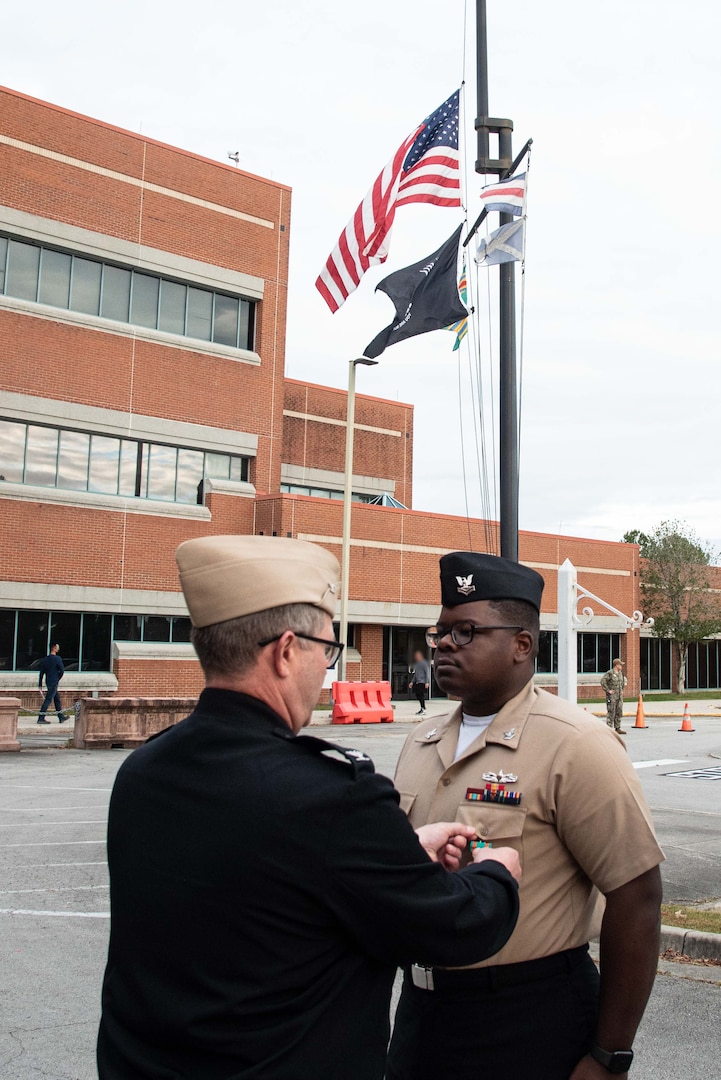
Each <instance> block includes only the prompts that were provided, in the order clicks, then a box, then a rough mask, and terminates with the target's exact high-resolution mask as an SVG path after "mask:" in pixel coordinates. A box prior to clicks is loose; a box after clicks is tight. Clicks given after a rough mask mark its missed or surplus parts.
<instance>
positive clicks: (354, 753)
mask: <svg viewBox="0 0 721 1080" xmlns="http://www.w3.org/2000/svg"><path fill="white" fill-rule="evenodd" d="M341 753H342V754H343V755H344V757H349V758H353V760H354V761H370V758H369V757H368V755H367V754H364V753H363V751H362V750H341Z"/></svg>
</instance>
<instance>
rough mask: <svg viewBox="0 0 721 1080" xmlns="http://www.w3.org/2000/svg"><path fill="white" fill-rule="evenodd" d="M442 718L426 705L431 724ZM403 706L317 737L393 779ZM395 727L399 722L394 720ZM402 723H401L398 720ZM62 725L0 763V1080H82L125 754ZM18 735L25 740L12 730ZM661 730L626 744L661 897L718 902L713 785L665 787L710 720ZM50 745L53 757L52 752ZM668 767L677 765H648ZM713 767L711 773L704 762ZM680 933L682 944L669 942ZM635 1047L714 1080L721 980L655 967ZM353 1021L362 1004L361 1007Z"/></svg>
mask: <svg viewBox="0 0 721 1080" xmlns="http://www.w3.org/2000/svg"><path fill="white" fill-rule="evenodd" d="M442 711H443V706H440V705H438V704H435V703H434V704H433V705H432V706H431V714H435V715H440V714H441V712H442ZM412 712H413V706H412V705H405V703H404V704H403V705H401V706H400V707H399V709H398V710H397V715H398V719H397V721H396V722H395V723H393V724H388V725H362V726H360V725H359V726H353V727H342V726H331V725H330V724H327V721H328V714H327V713H326V714H325V717H324V719H325V721H326V726H325V727H319V728H318V729H316V730H317V733H318V734H322V735H324V736H326V737H328V738H330V739H333V740H335V741H338V742H340V743H343V744H344V745H348V746H353V745H356V746H358V747H359V748H362V749H364V750H367V751H368V752H369V753H370V754H371V756H372V757H373V758H374V760H375V761H376V765H377V767H378V769H379V771H382V772H384V773H386V774H388V775H392V774H393V770H394V768H395V762H396V759H397V756H398V753H399V752H400V748H401V746H402V744H403V741H404V739H405V737H406V735H407V734H408V733H409V732H412V731H413V722H412V721H413V719H415V718H414V717H413V716H412ZM404 714H405V716H404ZM408 714H410V715H408ZM67 727H68V726H67V725H63V726H62V727H59V726H58V725H57V724H53V725H51V726H50V727H47V728H46V727H43V728H37V727H36V726H34V725H32V724H29V725H22V726H21V740H22V743H23V750H22V751H21V752H20V753H19V754H2V755H0V881H2V885H0V1080H93V1078H94V1077H96V1071H95V1065H94V1043H95V1035H96V1031H97V1023H98V1018H99V993H100V984H101V979H102V972H103V967H104V963H105V955H106V950H107V934H108V927H109V921H108V888H107V885H108V882H107V867H106V863H105V845H104V837H105V822H106V815H107V805H108V799H109V794H110V789H111V787H112V783H113V779H114V776H115V773H116V771H117V768H118V767H119V765H120V764H121V763H122V761H124V760H125V758H126V757H127V754H128V752H127V751H123V750H108V751H98V750H95V751H78V750H73V749H70V750H64V749H59V748H57V747H60V746H62V745H63V744H66V743H67V740H68V738H69V735H70V734H71V733H70V732H68V730H67ZM23 728H25V730H22V729H23ZM677 728H678V721H677V719H671V720H659V721H658V722H654V723H653V724H652V725H651V726H650V727H649V728H648V729H645V730H642V731H633V732H631V733H630V734H629V735H628V736H627V739H626V744H627V746H628V748H629V753H630V755H631V758H632V760H634V762H635V763H636V764H637V765H639V766H641V765H642V766H643V767H642V768H640V769H639V775H640V776H641V779H642V783H643V785H644V789H645V790H646V793H647V795H648V797H649V800H650V802H651V805H652V807H653V809H654V814H655V817H656V820H657V822H658V827H659V835H660V837H661V842H662V844H663V846H664V848H665V850H666V853H667V855H668V860H667V862H666V863H665V864H664V868H663V872H664V880H665V884H666V890H667V894H670V895H672V896H673V897H674V898H677V897H679V896H680V893H681V892H682V891H683V890H684V889H685V890H686V896H687V898H688V899H690V900H696V901H699V900H705V901H709V902H710V898H711V897H717V898H720V897H721V873H720V872H719V870H720V866H721V856H720V855H719V847H720V845H719V842H718V841H719V828H720V826H721V813H720V812H719V804H718V795H719V794H721V788H719V787H717V786H716V785H715V784H714V783H713V782H710V781H704V780H695V779H691V778H684V777H674V776H671V775H669V773H671V772H673V771H675V770H676V771H688V770H689V769H690V768H693V767H696V766H699V767H703V766H704V765H708V764H709V763H710V762H711V763H713V760H714V759H713V758H712V757H711V756H710V755H711V754H713V753H717V755H721V717H718V716H710V717H707V718H704V719H703V720H701V719H699V721H698V723H697V724H696V732H695V733H693V734H680V733H678V731H677ZM53 741H54V742H55V744H56V747H53V745H52V744H53ZM669 760H672V761H673V762H674V763H675V764H673V765H669V764H658V762H659V761H666V762H668V761H669ZM716 763H717V764H718V761H716ZM681 933H683V931H681ZM659 973H660V974H659V977H658V979H657V980H656V986H655V988H654V992H653V996H652V998H651V1001H650V1003H649V1007H648V1010H647V1012H646V1016H645V1018H644V1020H643V1023H642V1026H641V1029H640V1031H639V1035H638V1038H637V1041H636V1049H637V1064H635V1065H634V1069H633V1074H632V1075H633V1076H634V1077H635V1078H636V1080H679V1078H680V1077H683V1078H684V1080H711V1078H717V1077H719V1075H720V1074H721V1069H720V1068H719V1061H718V1059H719V1049H718V1042H717V1036H714V1034H713V1033H714V1032H716V1033H717V1032H718V1031H719V1030H721V966H702V965H698V964H692V963H688V964H684V963H675V962H674V963H671V962H668V961H666V960H660V961H659ZM360 1007H362V1003H360Z"/></svg>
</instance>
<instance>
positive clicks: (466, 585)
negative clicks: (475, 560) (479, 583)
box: [456, 574, 476, 596]
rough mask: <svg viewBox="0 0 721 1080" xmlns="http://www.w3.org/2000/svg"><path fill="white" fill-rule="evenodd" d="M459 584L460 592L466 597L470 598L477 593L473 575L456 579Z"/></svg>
mask: <svg viewBox="0 0 721 1080" xmlns="http://www.w3.org/2000/svg"><path fill="white" fill-rule="evenodd" d="M456 581H457V582H458V592H459V593H462V594H463V595H464V596H470V594H471V593H473V592H475V591H476V586H475V585H474V584H473V574H469V575H468V577H456Z"/></svg>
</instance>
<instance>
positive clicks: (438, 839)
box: [416, 821, 476, 870]
mask: <svg viewBox="0 0 721 1080" xmlns="http://www.w3.org/2000/svg"><path fill="white" fill-rule="evenodd" d="M475 835H476V831H475V829H474V828H472V826H470V825H460V824H459V823H458V822H457V821H437V822H435V824H433V825H421V827H420V829H416V836H417V837H418V839H419V840H420V842H421V847H422V848H423V850H424V851H425V852H426V854H427V855H428V857H429V858H430V859H431V860H432V861H433V862H439V863H440V864H441V866H443V867H445V869H446V870H457V869H458V867H459V866H460V862H461V856H462V854H463V849H464V848H465V847H466V845H467V843H468V841H469V840H472V839H473V837H474V836H475Z"/></svg>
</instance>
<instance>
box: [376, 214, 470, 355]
mask: <svg viewBox="0 0 721 1080" xmlns="http://www.w3.org/2000/svg"><path fill="white" fill-rule="evenodd" d="M462 229H463V226H462V225H459V226H458V228H457V229H456V231H455V232H454V233H453V236H451V237H449V239H448V240H446V242H445V244H443V246H442V247H440V248H439V249H438V251H434V252H433V254H432V255H429V256H428V258H427V259H421V261H420V262H417V263H414V264H413V266H406V267H405V268H404V269H403V270H397V271H396V272H395V274H389V275H388V277H387V278H384V279H383V281H381V282H380V283H379V284H378V285H377V286H376V292H378V291H380V292H384V293H385V294H386V296H388V297H390V299H391V300H392V301H393V304H394V305H395V309H396V317H395V319H394V321H393V322H392V323H391V324H390V326H386V328H385V330H381V332H380V334H378V336H377V337H375V338H374V339H373V341H371V343H370V345H368V346H367V348H366V349H365V351H364V355H365V356H369V357H371V359H374V358H375V357H376V356H380V354H381V353H382V352H383V350H384V349H386V348H388V346H389V345H395V344H396V343H397V342H398V341H405V339H406V338H411V337H416V335H418V334H427V333H429V332H430V331H431V330H444V329H445V328H446V327H448V326H449V325H450V324H451V323H452V322H456V321H458V320H461V319H463V318H465V317H466V315H467V311H466V308H465V307H464V305H463V304H462V303H461V300H460V297H459V295H458V247H459V244H460V240H461V230H462Z"/></svg>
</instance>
